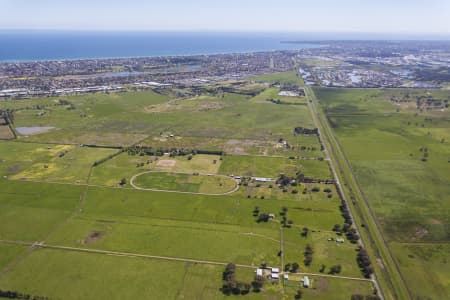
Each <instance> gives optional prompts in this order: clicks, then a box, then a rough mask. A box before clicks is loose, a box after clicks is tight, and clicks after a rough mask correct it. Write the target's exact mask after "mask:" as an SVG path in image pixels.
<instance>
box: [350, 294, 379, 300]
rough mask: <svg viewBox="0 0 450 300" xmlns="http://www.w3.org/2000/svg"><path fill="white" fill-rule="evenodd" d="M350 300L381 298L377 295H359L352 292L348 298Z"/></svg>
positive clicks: (374, 299) (375, 299) (376, 299)
mask: <svg viewBox="0 0 450 300" xmlns="http://www.w3.org/2000/svg"><path fill="white" fill-rule="evenodd" d="M350 299H351V300H381V298H380V297H379V296H377V295H366V296H364V295H360V294H354V295H352V297H351V298H350Z"/></svg>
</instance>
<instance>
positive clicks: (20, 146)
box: [0, 142, 117, 183]
mask: <svg viewBox="0 0 450 300" xmlns="http://www.w3.org/2000/svg"><path fill="white" fill-rule="evenodd" d="M115 152H117V150H114V149H102V148H88V147H79V146H71V145H44V144H29V143H19V142H5V143H1V144H0V161H1V162H0V172H1V173H2V174H4V175H8V176H9V178H10V179H20V180H44V181H55V182H71V183H80V182H85V181H86V179H87V176H88V174H89V168H90V167H91V166H92V165H93V163H94V162H95V161H98V160H100V159H102V158H104V157H107V156H108V155H111V154H114V153H115ZM1 173H0V174H1Z"/></svg>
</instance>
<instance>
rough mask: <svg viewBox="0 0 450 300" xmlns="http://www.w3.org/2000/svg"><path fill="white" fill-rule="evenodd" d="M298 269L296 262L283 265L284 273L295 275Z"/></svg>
mask: <svg viewBox="0 0 450 300" xmlns="http://www.w3.org/2000/svg"><path fill="white" fill-rule="evenodd" d="M299 268H300V265H299V264H298V263H296V262H293V263H287V264H285V265H284V271H285V272H291V273H297V271H298V269H299Z"/></svg>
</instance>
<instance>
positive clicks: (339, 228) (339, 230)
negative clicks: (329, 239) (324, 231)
mask: <svg viewBox="0 0 450 300" xmlns="http://www.w3.org/2000/svg"><path fill="white" fill-rule="evenodd" d="M333 231H335V232H341V225H339V224H334V226H333Z"/></svg>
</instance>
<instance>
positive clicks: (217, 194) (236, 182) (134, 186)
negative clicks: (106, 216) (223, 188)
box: [130, 171, 239, 196]
mask: <svg viewBox="0 0 450 300" xmlns="http://www.w3.org/2000/svg"><path fill="white" fill-rule="evenodd" d="M150 173H165V174H184V175H191V176H194V175H193V174H190V173H182V172H165V171H145V172H141V173H138V174H136V175H133V177H131V179H130V185H131V186H132V187H133V188H135V189H137V190H141V191H153V192H165V193H179V194H192V195H210V196H222V195H229V194H232V193H234V192H236V191H237V190H238V189H239V180H237V179H234V178H231V177H229V176H226V175H218V174H202V173H197V175H199V176H214V177H222V178H227V179H232V180H234V188H233V189H232V190H230V191H227V192H223V193H200V192H188V191H177V190H166V189H157V188H144V187H140V186H137V185H136V184H135V183H134V181H135V180H136V178H138V177H139V176H141V175H145V174H150ZM197 175H195V176H197Z"/></svg>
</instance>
